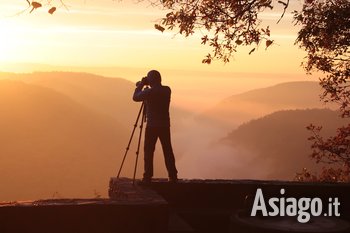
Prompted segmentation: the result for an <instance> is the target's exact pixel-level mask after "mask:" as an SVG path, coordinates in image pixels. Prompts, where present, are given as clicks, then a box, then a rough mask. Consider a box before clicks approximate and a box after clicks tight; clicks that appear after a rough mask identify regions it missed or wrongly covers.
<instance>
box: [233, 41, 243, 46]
mask: <svg viewBox="0 0 350 233" xmlns="http://www.w3.org/2000/svg"><path fill="white" fill-rule="evenodd" d="M235 42H236V44H238V45H241V44H242V43H243V41H241V40H236V41H235Z"/></svg>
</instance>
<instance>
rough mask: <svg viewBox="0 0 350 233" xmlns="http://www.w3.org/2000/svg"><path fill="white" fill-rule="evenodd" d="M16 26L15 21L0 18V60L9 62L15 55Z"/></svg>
mask: <svg viewBox="0 0 350 233" xmlns="http://www.w3.org/2000/svg"><path fill="white" fill-rule="evenodd" d="M17 29H18V28H17V27H16V24H15V22H12V21H11V20H7V19H1V20H0V31H1V36H0V61H2V62H9V61H11V60H13V59H14V58H15V57H16V54H17V52H18V51H17V48H18V43H17V42H18V30H17Z"/></svg>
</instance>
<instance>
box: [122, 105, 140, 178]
mask: <svg viewBox="0 0 350 233" xmlns="http://www.w3.org/2000/svg"><path fill="white" fill-rule="evenodd" d="M143 108H144V103H143V102H142V105H141V107H140V110H139V113H138V115H137V118H136V121H135V124H134V129H133V130H132V133H131V136H130V139H129V143H128V146H127V147H126V150H125V154H124V157H123V160H122V163H121V165H120V167H119V171H118V175H117V179H118V178H119V176H120V173H121V171H122V169H123V166H124V162H125V158H126V155H127V154H128V151H129V148H130V144H131V141H132V138H133V137H134V134H135V130H136V127H137V124H138V121H139V119H140V115H141V113H142V118H143ZM141 124H143V122H141Z"/></svg>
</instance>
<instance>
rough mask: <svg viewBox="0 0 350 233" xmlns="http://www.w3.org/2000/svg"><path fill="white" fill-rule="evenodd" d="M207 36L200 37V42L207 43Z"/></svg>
mask: <svg viewBox="0 0 350 233" xmlns="http://www.w3.org/2000/svg"><path fill="white" fill-rule="evenodd" d="M208 39H209V38H208V36H207V35H205V36H203V37H202V43H201V44H206V43H207V41H208Z"/></svg>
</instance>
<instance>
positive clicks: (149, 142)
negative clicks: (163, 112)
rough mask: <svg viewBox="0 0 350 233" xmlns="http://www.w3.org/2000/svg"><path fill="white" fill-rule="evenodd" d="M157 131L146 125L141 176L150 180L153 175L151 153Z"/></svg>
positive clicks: (153, 148)
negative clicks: (143, 169)
mask: <svg viewBox="0 0 350 233" xmlns="http://www.w3.org/2000/svg"><path fill="white" fill-rule="evenodd" d="M157 138H158V134H157V131H156V130H155V129H154V128H152V127H146V132H145V145H144V168H145V171H144V173H143V178H144V179H145V180H150V179H151V178H152V176H153V155H154V150H155V146H156V142H157Z"/></svg>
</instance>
